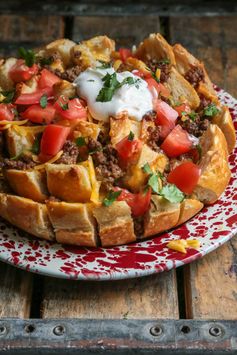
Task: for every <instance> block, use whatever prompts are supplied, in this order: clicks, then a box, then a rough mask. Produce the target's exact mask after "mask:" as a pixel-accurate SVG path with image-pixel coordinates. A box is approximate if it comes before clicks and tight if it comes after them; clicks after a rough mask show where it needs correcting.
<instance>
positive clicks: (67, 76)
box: [49, 65, 84, 83]
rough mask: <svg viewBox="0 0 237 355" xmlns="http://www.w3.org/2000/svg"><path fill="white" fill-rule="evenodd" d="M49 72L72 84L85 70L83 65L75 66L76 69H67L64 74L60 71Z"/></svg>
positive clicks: (52, 70)
mask: <svg viewBox="0 0 237 355" xmlns="http://www.w3.org/2000/svg"><path fill="white" fill-rule="evenodd" d="M49 70H50V71H51V72H53V73H54V74H56V75H57V76H58V77H59V78H61V79H63V80H67V81H70V82H71V83H72V82H73V81H74V80H75V79H76V78H77V77H78V75H79V74H81V72H83V70H84V68H83V67H82V66H81V65H75V66H74V67H71V68H68V69H66V70H65V71H64V72H61V71H60V70H59V69H51V68H49Z"/></svg>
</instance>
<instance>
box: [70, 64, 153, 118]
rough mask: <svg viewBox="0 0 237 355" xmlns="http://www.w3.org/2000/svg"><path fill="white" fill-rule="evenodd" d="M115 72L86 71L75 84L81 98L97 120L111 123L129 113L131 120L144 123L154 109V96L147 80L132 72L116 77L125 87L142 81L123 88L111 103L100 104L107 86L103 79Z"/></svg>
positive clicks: (104, 70) (111, 70) (119, 74)
mask: <svg viewBox="0 0 237 355" xmlns="http://www.w3.org/2000/svg"><path fill="white" fill-rule="evenodd" d="M114 72H115V71H114V69H113V68H108V69H99V68H89V69H87V70H85V71H84V72H82V73H81V74H80V75H79V76H78V77H77V78H76V79H75V81H74V84H75V85H76V86H77V93H78V95H79V96H80V97H82V98H83V99H85V100H86V102H87V105H88V109H89V112H90V114H91V115H92V117H93V118H95V119H97V120H101V121H108V120H109V117H110V116H113V117H116V116H118V115H119V114H121V113H122V112H124V111H127V113H128V115H129V117H131V118H133V119H135V120H137V121H141V120H142V117H143V116H144V115H145V114H146V113H147V112H148V111H151V110H152V109H153V104H152V99H153V98H152V94H151V93H150V91H149V89H148V85H147V83H146V81H145V80H143V79H140V78H138V77H137V76H136V75H134V74H132V73H130V72H128V71H125V72H122V73H116V78H117V80H118V81H119V82H120V83H121V82H122V81H123V80H124V79H125V78H128V77H132V78H133V79H134V80H138V79H139V80H138V81H137V84H135V85H134V84H132V85H129V84H124V85H122V86H121V87H120V88H119V89H117V90H116V91H115V92H114V95H113V97H112V99H111V101H108V102H99V101H96V98H97V96H98V94H99V92H100V90H101V89H102V88H103V86H104V83H103V81H102V78H103V77H104V76H105V75H106V74H107V73H109V74H110V75H111V74H113V73H114Z"/></svg>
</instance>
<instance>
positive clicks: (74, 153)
mask: <svg viewBox="0 0 237 355" xmlns="http://www.w3.org/2000/svg"><path fill="white" fill-rule="evenodd" d="M78 155H79V148H78V146H77V145H76V144H75V143H74V142H72V141H69V140H68V141H66V142H65V144H64V146H63V154H62V155H61V157H60V158H59V159H58V160H57V161H56V162H55V163H56V164H76V163H77V159H78Z"/></svg>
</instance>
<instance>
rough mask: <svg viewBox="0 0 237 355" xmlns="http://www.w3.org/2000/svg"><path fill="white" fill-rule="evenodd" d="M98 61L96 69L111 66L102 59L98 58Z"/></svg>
mask: <svg viewBox="0 0 237 355" xmlns="http://www.w3.org/2000/svg"><path fill="white" fill-rule="evenodd" d="M99 62H100V64H101V65H100V66H98V67H96V68H97V69H108V68H111V64H110V63H107V62H104V61H103V60H99Z"/></svg>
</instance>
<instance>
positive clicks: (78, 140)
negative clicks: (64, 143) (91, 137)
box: [76, 137, 86, 147]
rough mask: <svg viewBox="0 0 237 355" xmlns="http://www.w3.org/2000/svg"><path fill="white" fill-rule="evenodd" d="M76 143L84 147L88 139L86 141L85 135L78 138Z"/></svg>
mask: <svg viewBox="0 0 237 355" xmlns="http://www.w3.org/2000/svg"><path fill="white" fill-rule="evenodd" d="M76 145H77V146H78V147H83V146H84V145H86V141H85V138H84V137H78V138H77V139H76Z"/></svg>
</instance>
